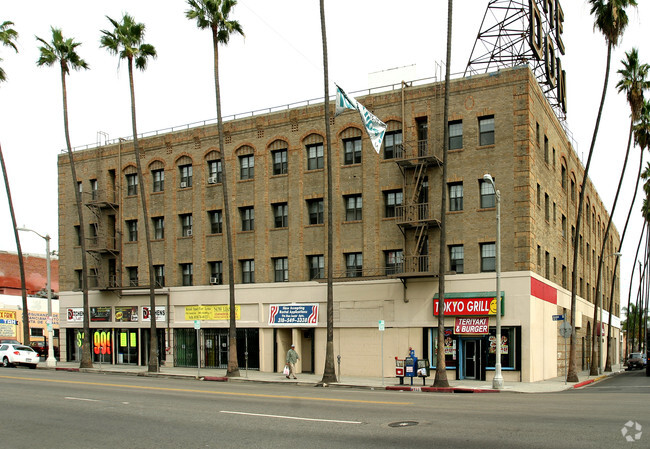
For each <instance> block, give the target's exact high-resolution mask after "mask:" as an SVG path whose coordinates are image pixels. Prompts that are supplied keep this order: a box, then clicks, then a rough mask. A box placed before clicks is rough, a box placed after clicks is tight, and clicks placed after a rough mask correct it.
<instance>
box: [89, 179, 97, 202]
mask: <svg viewBox="0 0 650 449" xmlns="http://www.w3.org/2000/svg"><path fill="white" fill-rule="evenodd" d="M98 193H99V184H98V183H97V180H96V179H91V180H90V198H91V199H92V200H93V201H94V200H96V199H97V197H98Z"/></svg>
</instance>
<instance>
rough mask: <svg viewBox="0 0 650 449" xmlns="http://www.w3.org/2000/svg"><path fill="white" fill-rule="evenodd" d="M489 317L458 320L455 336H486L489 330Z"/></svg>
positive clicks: (455, 326)
mask: <svg viewBox="0 0 650 449" xmlns="http://www.w3.org/2000/svg"><path fill="white" fill-rule="evenodd" d="M489 320H490V318H488V317H481V318H456V323H455V325H454V334H456V335H485V334H487V333H488V329H489Z"/></svg>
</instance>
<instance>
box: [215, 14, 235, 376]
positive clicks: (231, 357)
mask: <svg viewBox="0 0 650 449" xmlns="http://www.w3.org/2000/svg"><path fill="white" fill-rule="evenodd" d="M217 31H218V30H217V28H216V26H214V27H213V28H212V47H213V51H214V90H215V94H216V100H217V126H218V129H219V152H220V153H221V171H222V181H223V182H222V188H223V209H224V218H225V221H226V244H227V246H228V291H229V293H230V302H229V304H230V327H229V331H228V332H229V335H228V341H229V352H228V370H227V372H226V375H227V376H228V377H239V362H238V361H237V322H236V313H235V312H236V309H235V266H234V263H235V262H234V255H233V252H232V227H231V222H232V220H231V215H230V197H229V196H228V169H227V166H228V164H227V162H226V150H225V148H224V142H223V121H222V119H221V91H220V90H219V41H218V39H217Z"/></svg>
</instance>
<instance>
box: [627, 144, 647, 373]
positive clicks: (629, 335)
mask: <svg viewBox="0 0 650 449" xmlns="http://www.w3.org/2000/svg"><path fill="white" fill-rule="evenodd" d="M641 157H643V151H642V152H641ZM633 202H634V201H633ZM646 224H647V223H646V221H644V222H643V228H642V229H641V235H640V236H639V244H638V245H637V246H636V254H635V256H634V263H635V264H636V260H637V258H638V257H639V250H640V249H641V242H642V241H643V234H644V231H645V227H646ZM633 278H634V265H633V266H632V274H631V275H630V285H629V287H628V289H627V307H626V309H627V316H626V319H625V327H626V329H625V330H626V331H627V342H626V343H625V360H627V355H628V354H629V349H630V347H631V345H630V341H632V340H633V339H634V336H633V333H632V332H630V324H632V327H634V323H635V322H636V321H635V320H634V319H632V318H630V317H631V315H630V298H631V297H632V279H633ZM639 282H641V266H640V265H639ZM632 305H634V304H632Z"/></svg>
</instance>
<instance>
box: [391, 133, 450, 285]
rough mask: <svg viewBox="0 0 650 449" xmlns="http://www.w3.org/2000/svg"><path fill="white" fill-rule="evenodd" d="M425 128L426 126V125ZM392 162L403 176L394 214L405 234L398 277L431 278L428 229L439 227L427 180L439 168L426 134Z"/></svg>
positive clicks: (403, 147) (399, 151) (399, 150)
mask: <svg viewBox="0 0 650 449" xmlns="http://www.w3.org/2000/svg"><path fill="white" fill-rule="evenodd" d="M425 126H426V123H425ZM395 161H396V162H397V165H398V166H399V168H400V171H401V172H402V175H403V177H404V189H403V192H404V193H403V204H402V205H401V206H397V208H396V210H395V213H396V217H397V225H398V226H399V227H400V230H401V231H402V234H404V266H403V270H401V273H399V274H398V275H397V276H398V277H401V278H406V277H420V276H433V275H434V274H435V273H434V269H433V267H432V266H431V261H430V254H429V242H428V239H429V229H431V228H432V227H438V228H439V227H440V220H439V219H438V218H437V217H436V208H435V205H434V203H432V202H430V201H429V194H428V179H429V174H430V172H431V169H432V168H437V167H440V166H442V160H441V158H440V157H439V156H438V155H436V154H435V151H434V148H433V145H432V144H431V143H430V142H429V140H428V137H427V133H426V132H424V133H420V132H418V140H416V141H415V142H405V143H404V144H402V145H401V146H400V147H398V148H397V151H396V158H395Z"/></svg>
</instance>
